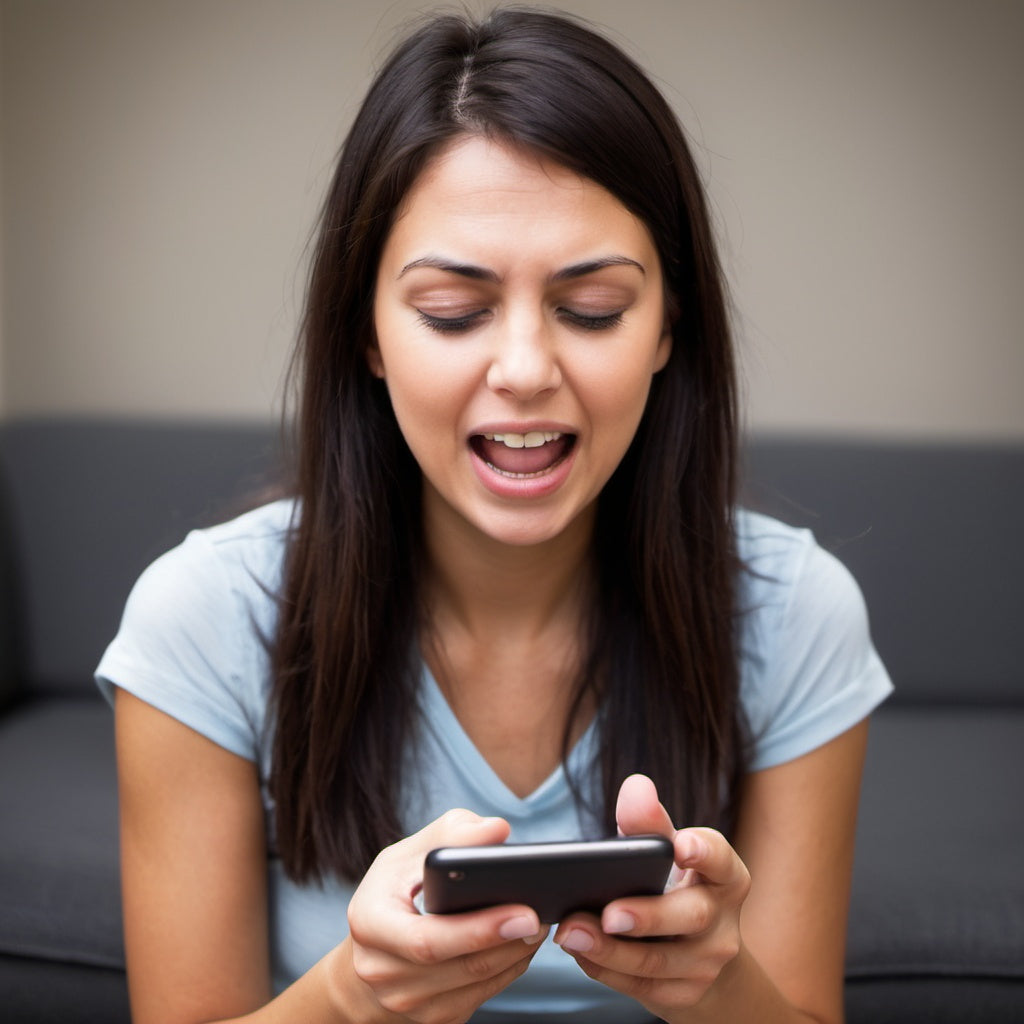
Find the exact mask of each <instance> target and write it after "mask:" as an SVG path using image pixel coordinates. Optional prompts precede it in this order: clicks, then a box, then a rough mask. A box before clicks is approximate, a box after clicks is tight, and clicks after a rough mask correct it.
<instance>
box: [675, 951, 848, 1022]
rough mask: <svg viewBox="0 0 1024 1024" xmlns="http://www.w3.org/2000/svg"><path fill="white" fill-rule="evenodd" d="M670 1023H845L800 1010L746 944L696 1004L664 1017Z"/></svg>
mask: <svg viewBox="0 0 1024 1024" xmlns="http://www.w3.org/2000/svg"><path fill="white" fill-rule="evenodd" d="M664 1020H665V1021H666V1022H667V1024H721V1022H722V1021H729V1022H730V1024H841V1019H839V1018H837V1019H826V1018H824V1017H819V1016H816V1015H814V1014H812V1013H809V1012H807V1011H806V1010H800V1009H798V1008H797V1007H795V1006H793V1004H792V1003H791V1002H790V1001H789V1000H788V999H787V998H786V997H785V996H784V995H783V994H782V993H781V992H780V991H779V988H778V986H777V985H776V984H775V983H774V982H773V981H772V979H771V978H770V977H769V976H768V975H767V974H766V973H765V971H764V969H763V968H762V967H761V965H760V964H759V963H758V962H757V960H756V959H755V957H754V955H753V954H752V953H751V952H750V950H748V949H747V948H746V947H745V946H741V947H740V952H739V954H738V955H737V956H736V958H735V959H734V960H733V961H732V962H731V963H729V964H728V965H727V966H726V967H725V968H724V969H723V970H722V972H721V974H720V975H719V976H718V980H717V981H716V982H715V984H713V985H712V986H711V987H710V988H709V989H708V991H707V992H706V993H705V995H704V997H703V998H702V999H701V1000H700V1001H699V1002H698V1003H697V1004H696V1005H695V1006H692V1007H688V1008H686V1009H680V1010H677V1011H674V1012H672V1013H669V1014H668V1015H666V1016H665V1017H664Z"/></svg>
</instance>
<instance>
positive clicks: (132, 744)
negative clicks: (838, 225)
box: [98, 11, 889, 1024]
mask: <svg viewBox="0 0 1024 1024" xmlns="http://www.w3.org/2000/svg"><path fill="white" fill-rule="evenodd" d="M299 355H300V367H301V375H302V379H301V408H300V416H299V422H298V451H297V467H298V484H297V488H296V494H295V496H294V498H293V499H289V500H283V501H280V502H276V503H274V504H272V505H268V506H264V507H262V508H260V509H257V510H255V511H253V512H251V513H249V514H247V515H245V516H243V517H241V518H240V519H237V520H235V521H233V522H231V523H227V524H224V525H222V526H220V527H216V528H214V529H211V530H208V531H202V532H198V533H194V534H192V535H190V537H189V538H188V539H187V540H186V541H185V542H184V544H183V545H182V546H181V547H180V548H178V549H176V550H175V551H173V552H171V553H170V554H168V555H167V556H165V557H164V558H162V559H160V560H159V561H158V562H157V563H155V564H154V565H153V566H152V567H151V568H150V569H149V570H148V571H147V573H146V574H145V575H144V576H143V578H142V579H141V580H140V582H139V584H138V585H137V587H136V589H135V591H134V592H133V594H132V597H131V599H130V601H129V604H128V607H127V609H126V613H125V619H124V621H123V623H122V627H121V631H120V632H119V634H118V637H117V638H116V639H115V641H114V642H113V644H112V645H111V647H110V649H109V650H108V652H107V654H106V655H105V657H104V659H103V662H102V663H101V665H100V667H99V669H98V678H99V680H100V684H101V686H102V687H104V689H105V690H106V691H107V692H108V693H110V694H111V695H114V694H115V693H116V719H117V745H118V762H119V777H120V785H121V802H122V857H123V866H122V871H123V885H124V904H125V929H126V948H127V955H128V968H129V978H130V987H131V995H132V1004H133V1014H134V1018H135V1020H136V1021H138V1022H140V1024H145V1022H147V1021H162V1022H168V1021H169V1022H179V1021H181V1022H193V1021H210V1020H214V1019H217V1020H227V1019H232V1020H234V1019H241V1018H243V1017H244V1018H245V1019H246V1020H252V1021H278V1020H280V1021H295V1020H302V1021H311V1022H316V1021H324V1022H327V1021H332V1022H333V1021H342V1022H345V1021H360V1022H370V1021H401V1020H413V1021H465V1020H468V1019H469V1018H470V1017H471V1016H472V1017H473V1019H474V1020H475V1021H488V1020H493V1021H502V1020H504V1021H511V1020H521V1019H524V1018H530V1019H537V1020H541V1019H551V1020H586V1021H592V1022H600V1021H605V1020H610V1021H617V1022H630V1021H649V1020H651V1019H652V1018H661V1019H664V1020H666V1021H672V1022H680V1024H682V1022H699V1021H712V1020H714V1021H730V1022H740V1021H755V1020H756V1021H758V1022H764V1021H793V1022H796V1021H808V1020H816V1021H829V1022H835V1021H839V1020H841V1018H842V1004H841V993H842V962H843V938H844V931H845V920H846V902H847V898H848V896H847V894H848V889H849V875H850V865H851V858H852V844H853V828H854V819H855V811H856V799H857V790H858V783H859V776H860V769H861V764H862V760H863V750H864V741H865V735H866V725H865V717H866V715H867V714H868V713H869V712H870V710H871V709H872V708H873V707H874V706H875V705H876V704H877V703H878V702H879V701H880V700H881V699H883V698H884V696H885V695H886V693H887V692H888V689H889V683H888V680H887V678H886V676H885V672H884V670H883V669H882V667H881V665H880V664H879V662H878V660H877V657H876V655H875V654H874V651H873V649H872V647H871V644H870V640H869V638H868V634H867V627H866V621H865V617H864V613H863V607H862V604H861V602H860V598H859V594H858V593H857V590H856V587H855V586H854V585H853V583H852V581H851V580H850V579H849V577H848V576H847V575H846V574H845V572H844V571H843V570H842V569H841V568H840V567H839V566H838V563H836V562H835V561H834V560H832V559H831V558H829V557H828V556H826V555H825V554H824V553H823V552H821V551H820V550H819V549H818V548H816V547H815V546H814V544H813V541H811V540H810V538H809V537H808V536H807V535H805V534H803V533H800V532H798V531H793V530H790V529H789V528H787V527H784V526H782V525H781V524H778V523H774V522H772V521H770V520H767V519H764V518H762V517H758V516H754V515H751V514H748V513H745V512H742V511H735V510H734V493H733V477H734V461H735V455H734V447H735V421H736V415H735V408H734V390H735V388H734V375H733V361H732V354H731V346H730V340H729V332H728V325H727V317H726V311H725V302H724V299H723V288H722V283H721V275H720V272H719V268H718V265H717V261H716V257H715V253H714V246H713V242H712V237H711V231H710V228H709V223H708V216H707V211H706V208H705V202H704V198H703V195H702V192H701V188H700V184H699V179H698V175H697V173H696V171H695V168H694V166H693V163H692V160H691V158H690V154H689V152H688V150H687V147H686V143H685V141H684V138H683V135H682V133H681V131H680V129H679V127H678V124H677V122H676V121H675V119H674V117H673V116H672V114H671V112H670V110H669V108H668V107H667V105H666V104H665V102H664V100H663V99H662V97H661V96H660V95H659V94H658V92H657V91H656V90H655V89H654V88H653V86H652V85H651V84H650V82H649V81H648V80H647V78H646V77H645V76H644V75H643V73H642V72H641V71H639V69H638V68H636V66H635V65H633V64H632V63H631V61H630V60H629V59H628V58H627V57H625V56H624V55H623V54H622V53H621V52H620V51H619V50H617V49H616V48H615V47H613V46H612V45H611V44H609V43H608V42H607V41H605V40H603V39H602V38H600V37H599V36H597V35H595V34H593V33H592V32H590V31H589V30H587V29H585V28H583V27H581V26H579V25H577V24H576V23H574V22H572V21H570V20H567V19H564V18H560V17H555V16H552V15H549V14H542V13H538V12H529V11H499V12H498V13H496V14H494V15H493V16H492V17H491V18H489V19H488V20H487V21H485V22H483V23H482V24H479V25H477V24H474V23H472V22H470V21H468V20H465V19H462V18H455V17H443V18H438V19H434V20H431V21H429V22H427V23H425V24H424V25H423V26H422V27H421V28H419V29H418V30H417V31H416V32H415V33H413V34H412V35H411V36H410V37H409V39H408V40H407V41H406V42H405V43H403V44H402V45H401V46H400V47H399V48H398V49H397V51H396V52H395V54H394V55H393V57H392V58H391V60H390V61H389V62H388V63H387V64H386V66H385V67H384V68H383V69H382V70H381V72H380V74H379V75H378V77H377V79H376V80H375V82H374V84H373V86H372V87H371V89H370V92H369V94H368V96H367V99H366V101H365V102H364V104H363V107H362V109H361V110H360V113H359V114H358V116H357V118H356V122H355V124H354V126H353V128H352V130H351V133H350V135H349V137H348V139H347V141H346V143H345V145H344V147H343V149H342V153H341V157H340V160H339V163H338V167H337V171H336V175H335V178H334V181H333V184H332V186H331V189H330V192H329V195H328V198H327V201H326V204H325V207H324V212H323V218H322V225H321V231H320V236H319V243H318V247H317V249H316V252H315V257H314V261H313V267H312V272H311V280H310V288H309V296H308V302H307V310H306V316H305V321H304V325H303V331H302V339H301V347H300V353H299ZM460 807H464V808H468V809H464V810H458V809H453V808H460ZM683 826H687V827H683ZM616 829H618V830H619V831H621V832H622V833H624V834H627V835H629V834H637V833H644V832H659V833H662V834H664V835H666V836H668V837H670V838H671V839H672V840H673V843H674V852H675V861H676V871H675V882H676V884H674V885H673V887H672V888H671V889H670V890H669V891H668V892H666V893H665V894H664V895H662V896H658V897H649V898H646V899H626V900H618V901H615V902H613V903H611V904H609V906H608V907H606V908H605V909H604V911H603V912H602V914H601V916H600V918H597V917H594V916H590V915H582V914H581V915H573V916H571V917H570V918H569V919H568V920H566V921H562V922H560V923H559V925H558V926H557V928H556V930H555V932H554V934H553V936H550V937H546V932H545V930H544V929H542V928H541V926H540V923H539V922H538V920H537V917H536V915H535V914H534V912H533V911H532V910H530V909H529V908H528V907H495V908H490V909H488V910H484V911H479V912H474V913H472V914H466V915H457V916H453V917H444V918H437V917H429V916H423V915H420V914H419V913H418V912H417V910H416V908H415V906H414V903H413V897H414V893H415V890H416V887H417V885H418V883H419V880H420V877H421V875H422V868H423V858H424V855H425V854H426V853H427V852H428V851H429V850H430V849H432V848H434V847H437V846H443V845H475V844H483V843H495V842H502V841H504V840H505V839H506V838H508V837H509V835H510V834H511V837H512V838H513V839H514V840H519V841H525V840H537V839H554V838H579V837H588V838H592V837H596V836H599V835H602V834H608V833H613V832H614V831H615V830H616ZM741 908H742V921H741V917H740V910H741Z"/></svg>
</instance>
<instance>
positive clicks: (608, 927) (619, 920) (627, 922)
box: [602, 910, 636, 935]
mask: <svg viewBox="0 0 1024 1024" xmlns="http://www.w3.org/2000/svg"><path fill="white" fill-rule="evenodd" d="M602 926H603V928H604V930H605V932H606V933H607V934H608V935H619V934H621V933H622V932H631V931H632V930H633V929H634V928H635V927H636V918H635V917H634V916H633V915H632V914H630V913H629V912H628V911H625V910H609V911H608V913H607V914H606V915H605V919H604V921H603V922H602Z"/></svg>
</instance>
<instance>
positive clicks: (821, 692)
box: [736, 511, 891, 768]
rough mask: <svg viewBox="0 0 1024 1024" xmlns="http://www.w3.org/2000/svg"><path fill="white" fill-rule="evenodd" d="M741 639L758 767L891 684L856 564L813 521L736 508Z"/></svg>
mask: <svg viewBox="0 0 1024 1024" xmlns="http://www.w3.org/2000/svg"><path fill="white" fill-rule="evenodd" d="M736 538H737V549H738V553H739V556H740V560H741V563H742V568H741V569H740V575H739V579H738V581H737V591H736V593H737V615H738V629H737V645H738V653H739V660H740V685H741V691H740V696H741V702H742V705H743V709H744V712H745V714H746V717H747V720H748V722H747V724H748V727H749V729H750V733H751V737H752V765H753V767H754V768H760V767H767V766H769V765H770V764H777V763H781V762H782V761H785V760H789V759H791V758H793V757H797V756H799V755H800V754H803V753H806V752H808V751H809V750H812V749H814V748H815V747H816V746H818V745H819V744H820V743H823V742H826V741H827V740H829V739H832V738H833V737H834V736H835V735H838V734H839V732H841V731H843V730H844V729H846V728H848V727H850V726H852V725H854V724H855V723H856V722H857V721H859V720H860V719H861V718H863V717H864V716H865V715H866V714H868V713H869V712H870V711H871V710H872V709H873V708H874V707H875V706H876V705H877V704H878V703H879V702H880V701H882V700H883V699H884V698H885V697H886V696H887V695H888V693H889V692H890V690H891V684H890V682H889V679H888V676H887V674H886V672H885V669H884V668H883V666H882V663H881V661H880V660H879V658H878V655H877V653H876V652H875V649H874V645H873V644H872V641H871V633H870V627H869V621H868V614H867V608H866V607H865V604H864V599H863V597H862V595H861V591H860V588H859V587H858V585H857V583H856V581H855V580H854V578H853V576H852V575H851V573H850V571H849V570H848V569H847V568H846V567H845V566H844V565H843V564H842V562H840V561H839V559H838V558H836V557H835V556H834V555H832V554H830V553H829V552H827V551H825V550H824V549H823V548H821V547H820V546H819V545H818V543H817V542H816V541H815V539H814V535H813V534H812V533H811V532H810V531H809V530H804V529H796V528H794V527H791V526H788V525H786V524H785V523H781V522H779V521H778V520H775V519H771V518H769V517H767V516H763V515H759V514H757V513H752V512H748V511H741V512H739V513H737V517H736Z"/></svg>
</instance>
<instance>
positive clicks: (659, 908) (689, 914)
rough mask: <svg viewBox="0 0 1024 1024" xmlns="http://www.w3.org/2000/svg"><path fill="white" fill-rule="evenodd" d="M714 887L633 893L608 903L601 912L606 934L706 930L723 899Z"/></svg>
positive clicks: (639, 936) (663, 934) (640, 936)
mask: <svg viewBox="0 0 1024 1024" xmlns="http://www.w3.org/2000/svg"><path fill="white" fill-rule="evenodd" d="M719 896H720V893H718V892H717V891H716V890H715V889H714V887H712V886H708V885H697V886H689V887H682V888H679V889H675V890H673V891H672V892H670V893H666V894H665V895H664V896H657V897H649V896H648V897H634V898H632V899H627V900H616V901H615V902H614V903H609V904H608V906H606V907H605V908H604V910H603V911H602V913H601V921H600V925H601V931H602V932H603V933H604V934H605V935H609V936H619V937H625V938H631V939H643V938H668V937H672V938H675V937H679V936H683V937H689V938H693V937H696V936H698V935H702V934H704V932H706V931H708V930H709V929H710V928H711V927H712V926H713V925H714V924H715V922H716V921H717V920H718V918H719V916H720V912H721V900H720V898H719Z"/></svg>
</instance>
